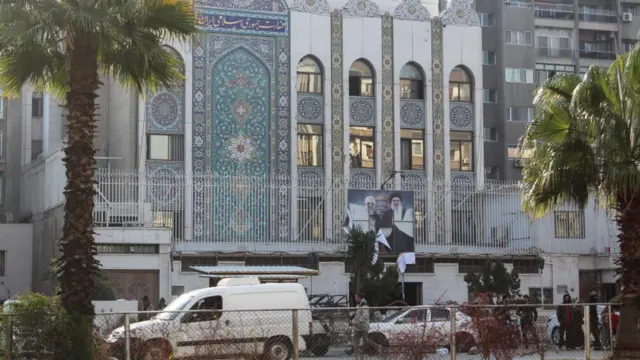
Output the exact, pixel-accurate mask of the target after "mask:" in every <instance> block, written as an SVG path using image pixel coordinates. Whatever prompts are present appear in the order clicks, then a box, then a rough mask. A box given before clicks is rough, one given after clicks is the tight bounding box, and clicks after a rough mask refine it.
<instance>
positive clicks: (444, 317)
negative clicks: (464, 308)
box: [430, 308, 451, 322]
mask: <svg viewBox="0 0 640 360" xmlns="http://www.w3.org/2000/svg"><path fill="white" fill-rule="evenodd" d="M430 310H431V319H430V321H438V322H439V321H449V320H451V313H449V310H447V309H443V308H431V309H430Z"/></svg>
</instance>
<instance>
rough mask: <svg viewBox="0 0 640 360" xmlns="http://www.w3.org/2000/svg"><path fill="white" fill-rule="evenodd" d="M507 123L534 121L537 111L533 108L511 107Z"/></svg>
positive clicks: (508, 111) (508, 110)
mask: <svg viewBox="0 0 640 360" xmlns="http://www.w3.org/2000/svg"><path fill="white" fill-rule="evenodd" d="M506 117H507V121H532V120H533V118H534V117H535V109H534V108H532V107H520V106H515V107H509V108H507V115H506Z"/></svg>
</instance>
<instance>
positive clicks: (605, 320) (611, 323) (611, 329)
mask: <svg viewBox="0 0 640 360" xmlns="http://www.w3.org/2000/svg"><path fill="white" fill-rule="evenodd" d="M610 307H611V306H607V307H605V308H604V310H603V311H602V324H603V325H604V326H603V329H602V331H603V336H604V344H603V345H605V346H606V347H608V348H609V349H611V348H612V347H613V338H615V336H616V332H617V331H616V330H618V321H619V320H620V318H619V316H618V314H616V312H615V311H611V312H609V309H610ZM611 310H613V309H611ZM612 336H613V338H612Z"/></svg>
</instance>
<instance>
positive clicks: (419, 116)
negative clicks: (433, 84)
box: [400, 99, 426, 129]
mask: <svg viewBox="0 0 640 360" xmlns="http://www.w3.org/2000/svg"><path fill="white" fill-rule="evenodd" d="M425 119H426V113H425V104H424V100H409V99H401V100H400V127H401V128H405V129H424V127H425V124H426V121H425Z"/></svg>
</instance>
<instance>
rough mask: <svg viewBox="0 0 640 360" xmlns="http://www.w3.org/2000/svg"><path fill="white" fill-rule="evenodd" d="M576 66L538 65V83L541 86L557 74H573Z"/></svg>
mask: <svg viewBox="0 0 640 360" xmlns="http://www.w3.org/2000/svg"><path fill="white" fill-rule="evenodd" d="M575 72H576V67H575V66H574V65H556V64H540V63H538V64H536V83H538V84H540V83H542V82H544V81H546V80H547V79H548V78H550V77H551V76H553V75H555V74H573V73H575Z"/></svg>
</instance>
